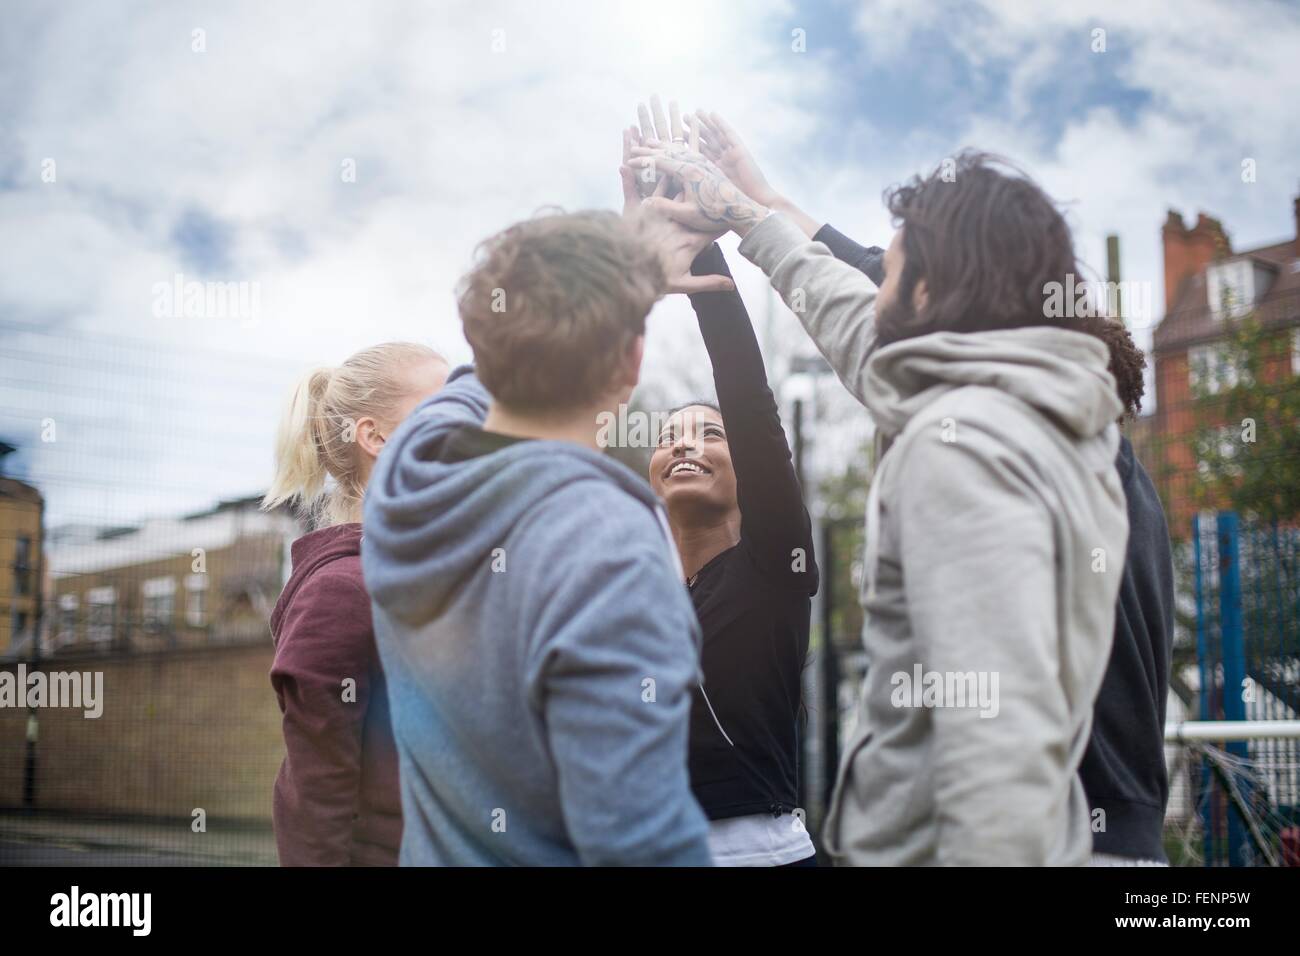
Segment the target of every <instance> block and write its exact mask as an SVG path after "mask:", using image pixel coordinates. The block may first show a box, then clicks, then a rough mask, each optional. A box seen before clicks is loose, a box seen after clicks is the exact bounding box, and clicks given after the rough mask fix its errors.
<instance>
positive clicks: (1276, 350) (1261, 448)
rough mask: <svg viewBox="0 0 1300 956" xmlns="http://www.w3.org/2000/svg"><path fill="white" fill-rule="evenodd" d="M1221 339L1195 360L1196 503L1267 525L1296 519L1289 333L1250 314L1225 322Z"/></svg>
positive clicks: (1296, 418) (1298, 481) (1297, 403)
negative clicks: (1226, 508) (1227, 509)
mask: <svg viewBox="0 0 1300 956" xmlns="http://www.w3.org/2000/svg"><path fill="white" fill-rule="evenodd" d="M1224 322H1225V327H1226V335H1225V336H1224V338H1223V339H1222V340H1221V341H1219V342H1216V343H1215V344H1214V345H1213V346H1211V347H1210V348H1209V349H1206V350H1202V351H1200V352H1197V353H1194V354H1193V358H1192V361H1193V368H1192V375H1193V383H1194V385H1193V396H1194V408H1195V413H1196V417H1197V431H1196V434H1195V437H1194V445H1195V453H1196V457H1197V462H1198V469H1199V472H1200V477H1201V482H1200V483H1199V485H1198V487H1197V500H1198V502H1199V503H1200V504H1203V505H1206V506H1215V505H1218V506H1222V505H1224V504H1225V503H1226V504H1227V505H1229V506H1230V507H1232V508H1233V509H1235V510H1236V511H1237V512H1238V513H1240V514H1242V515H1243V516H1251V517H1254V518H1258V519H1261V520H1263V521H1265V522H1269V523H1271V522H1276V521H1282V522H1287V521H1290V520H1293V519H1295V518H1297V517H1300V376H1296V375H1294V374H1292V372H1291V364H1290V348H1291V335H1292V334H1293V330H1292V329H1291V328H1286V329H1278V328H1276V327H1264V326H1262V325H1261V324H1260V323H1259V322H1258V321H1257V319H1256V317H1255V316H1254V315H1253V314H1249V315H1246V316H1244V317H1242V318H1239V319H1232V318H1226V319H1225V320H1224Z"/></svg>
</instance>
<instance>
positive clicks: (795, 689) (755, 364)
mask: <svg viewBox="0 0 1300 956" xmlns="http://www.w3.org/2000/svg"><path fill="white" fill-rule="evenodd" d="M691 271H692V272H693V273H695V274H696V275H709V274H719V275H729V274H730V273H729V272H728V270H727V264H726V261H725V260H724V259H723V257H722V252H721V250H719V249H718V247H717V246H716V245H714V246H712V247H711V248H710V249H707V250H705V251H704V253H702V254H701V255H700V257H699V258H698V259H696V261H695V264H694V266H693V267H692V270H691ZM691 304H692V306H694V308H695V311H696V313H697V315H698V317H699V323H700V331H701V333H702V334H703V336H704V343H705V346H706V348H707V349H708V352H709V357H710V359H711V360H712V362H713V377H714V384H715V386H716V388H717V393H718V404H716V405H714V404H713V403H711V402H707V401H692V402H690V403H688V404H686V405H682V406H678V407H677V408H675V409H674V410H673V411H672V412H670V413H669V418H668V421H667V423H666V424H665V426H664V428H663V430H662V431H661V432H660V435H659V442H658V446H657V447H656V449H655V451H654V454H653V455H652V456H651V459H650V483H651V485H652V486H653V487H654V489H655V492H656V493H657V494H658V495H659V496H660V497H661V498H663V500H664V504H665V505H666V506H667V509H668V520H669V525H670V527H671V529H672V533H673V538H674V539H675V541H676V543H677V549H678V551H679V552H680V554H681V558H682V567H683V571H684V573H685V575H686V580H687V585H688V587H689V588H690V592H691V599H692V602H693V603H694V605H695V612H696V614H697V616H698V617H699V619H700V627H701V630H702V631H703V646H702V649H701V653H700V665H701V668H702V670H703V673H704V681H703V682H702V683H701V684H700V685H699V686H698V687H696V688H695V690H694V693H693V700H692V707H691V729H690V750H689V765H690V772H691V788H692V790H693V791H694V793H695V797H696V799H697V800H699V802H700V805H701V806H702V807H703V808H704V812H705V814H706V815H707V816H708V818H709V822H710V836H709V849H710V852H711V854H712V856H713V860H714V862H715V863H717V864H718V865H720V866H787V865H792V864H800V865H813V864H815V854H814V850H813V844H812V840H811V839H810V838H809V836H808V833H807V832H806V830H805V829H804V826H803V817H802V814H801V812H800V811H799V808H798V806H797V801H798V791H799V788H798V759H797V740H798V736H797V722H798V718H799V710H800V705H801V697H800V676H801V673H802V670H803V663H804V658H805V657H806V655H807V652H808V622H809V615H810V611H811V597H812V595H813V594H815V593H816V591H817V567H816V564H815V562H814V560H813V550H812V548H813V545H812V533H811V526H810V523H809V520H808V514H807V511H806V510H805V509H804V506H803V497H802V493H801V491H800V488H799V482H798V480H797V478H796V477H795V471H794V465H793V462H792V460H791V456H790V449H789V446H788V445H787V443H786V437H785V432H784V430H783V429H782V428H781V420H780V416H779V414H778V412H777V407H776V400H775V398H774V397H773V395H772V391H771V389H770V388H769V387H768V384H767V378H766V374H765V372H764V367H763V357H762V354H761V353H760V352H759V348H758V340H757V339H756V338H755V337H754V330H753V327H752V326H751V325H750V322H749V316H748V314H747V313H746V312H745V306H744V303H743V302H742V301H741V299H740V295H739V294H738V293H737V292H735V291H727V292H702V293H695V294H693V295H692V296H691ZM706 688H707V690H706Z"/></svg>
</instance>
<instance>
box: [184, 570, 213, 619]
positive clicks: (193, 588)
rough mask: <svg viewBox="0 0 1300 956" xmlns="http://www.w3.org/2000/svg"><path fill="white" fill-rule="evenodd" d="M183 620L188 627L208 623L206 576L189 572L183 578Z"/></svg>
mask: <svg viewBox="0 0 1300 956" xmlns="http://www.w3.org/2000/svg"><path fill="white" fill-rule="evenodd" d="M185 622H186V623H187V624H189V626H190V627H204V626H206V625H207V623H208V576H207V575H206V574H191V575H190V576H189V577H187V578H186V579H185Z"/></svg>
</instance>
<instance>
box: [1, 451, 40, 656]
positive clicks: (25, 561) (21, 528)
mask: <svg viewBox="0 0 1300 956" xmlns="http://www.w3.org/2000/svg"><path fill="white" fill-rule="evenodd" d="M13 451H15V448H14V446H13V445H10V444H8V443H6V442H0V660H3V659H4V658H6V657H11V656H16V655H18V654H21V653H23V650H24V648H25V647H26V646H27V645H28V644H29V643H30V642H31V641H32V639H33V638H34V636H35V634H36V627H37V616H38V615H37V611H38V609H39V608H40V602H41V593H40V584H41V573H40V568H41V552H42V548H43V547H44V534H43V530H44V529H43V515H44V513H45V501H44V499H43V498H42V497H41V493H40V492H39V491H37V490H36V488H34V487H33V486H32V485H29V484H27V482H25V481H19V480H18V479H16V478H7V477H5V476H4V475H3V461H4V458H5V457H6V456H8V455H9V454H10V453H12V452H13Z"/></svg>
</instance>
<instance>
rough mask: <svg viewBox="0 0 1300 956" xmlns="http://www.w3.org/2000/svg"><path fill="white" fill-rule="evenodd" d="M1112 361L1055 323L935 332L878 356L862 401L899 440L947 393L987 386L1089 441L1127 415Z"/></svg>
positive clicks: (1092, 340)
mask: <svg viewBox="0 0 1300 956" xmlns="http://www.w3.org/2000/svg"><path fill="white" fill-rule="evenodd" d="M1109 362H1110V354H1109V351H1108V350H1107V348H1106V345H1105V343H1104V342H1102V341H1101V340H1100V339H1098V338H1096V337H1095V336H1092V335H1087V334H1085V333H1083V332H1073V331H1069V330H1067V329H1058V328H1052V327H1050V326H1030V327H1027V328H1021V329H999V330H997V331H993V332H972V333H958V332H935V333H932V334H930V335H922V336H917V337H916V338H913V339H905V340H904V341H901V342H895V343H893V344H892V345H887V346H885V347H883V348H881V349H879V350H878V351H877V352H876V353H875V354H874V355H872V356H871V359H870V360H869V361H868V364H867V375H866V381H865V384H864V388H865V392H866V394H865V395H864V400H865V401H866V404H867V408H868V409H869V410H870V412H871V415H872V417H873V418H874V419H875V422H876V425H877V426H878V427H879V428H880V430H881V431H882V432H884V434H885V435H886V437H888V438H893V437H895V436H897V435H898V434H899V433H900V432H902V430H903V429H904V427H906V425H907V423H908V422H909V421H910V420H911V419H912V417H913V416H914V415H916V414H917V413H918V412H920V411H921V410H922V409H924V408H925V407H926V406H927V405H929V404H930V403H931V402H933V401H934V400H935V399H936V398H938V397H939V396H940V395H942V394H944V393H945V392H948V391H951V390H953V389H956V388H961V387H963V386H966V385H983V386H987V387H989V388H995V389H997V390H999V391H1002V392H1006V393H1007V394H1009V395H1013V396H1015V397H1016V398H1018V399H1020V400H1021V401H1023V402H1024V403H1026V404H1027V405H1030V406H1031V407H1033V408H1035V409H1037V410H1038V411H1040V412H1042V413H1043V414H1044V415H1046V416H1047V417H1048V418H1051V419H1052V420H1053V421H1055V422H1056V423H1057V425H1059V426H1060V427H1061V428H1063V429H1065V430H1066V431H1067V432H1069V433H1070V434H1071V435H1073V436H1075V437H1077V438H1091V437H1092V436H1094V435H1098V434H1100V433H1101V432H1102V431H1104V430H1105V429H1106V426H1108V425H1110V424H1111V423H1112V422H1114V421H1115V420H1116V419H1117V418H1119V416H1120V415H1121V414H1122V413H1123V411H1124V407H1123V405H1122V404H1121V403H1120V400H1119V396H1118V395H1117V394H1116V392H1115V379H1114V377H1113V376H1112V375H1111V374H1110V372H1109V371H1108V370H1107V366H1108V365H1109Z"/></svg>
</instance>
